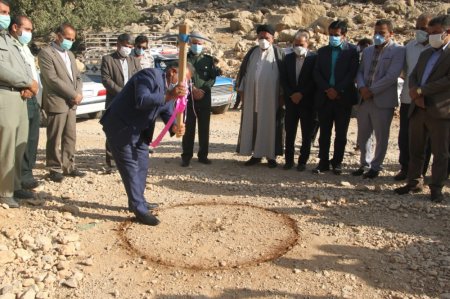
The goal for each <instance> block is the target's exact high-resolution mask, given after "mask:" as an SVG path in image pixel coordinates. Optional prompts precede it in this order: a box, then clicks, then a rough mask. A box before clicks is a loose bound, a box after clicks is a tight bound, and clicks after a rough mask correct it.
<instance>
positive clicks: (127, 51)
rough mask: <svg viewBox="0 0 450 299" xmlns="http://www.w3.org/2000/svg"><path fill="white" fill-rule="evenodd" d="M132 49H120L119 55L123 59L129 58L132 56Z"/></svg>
mask: <svg viewBox="0 0 450 299" xmlns="http://www.w3.org/2000/svg"><path fill="white" fill-rule="evenodd" d="M131 50H132V49H131V48H128V47H120V49H119V54H120V55H122V56H123V57H128V56H129V55H130V54H131Z"/></svg>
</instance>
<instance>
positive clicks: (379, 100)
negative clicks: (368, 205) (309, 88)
mask: <svg viewBox="0 0 450 299" xmlns="http://www.w3.org/2000/svg"><path fill="white" fill-rule="evenodd" d="M393 32H394V28H393V24H392V22H391V21H390V20H384V19H382V20H378V21H377V22H376V23H375V30H374V37H373V40H374V45H373V46H370V47H368V48H366V49H365V50H364V51H363V57H362V61H361V65H360V67H359V71H358V75H357V85H358V89H359V92H360V94H361V98H362V102H361V104H360V106H359V107H358V115H357V119H358V143H359V148H360V151H361V158H360V167H359V169H358V170H356V171H354V172H353V173H352V174H353V175H355V176H360V175H363V177H364V178H369V179H374V178H376V177H377V176H378V175H379V173H380V171H381V169H382V164H383V160H384V157H385V156H386V151H387V147H388V143H389V132H390V129H391V122H392V118H393V116H394V109H395V107H397V106H398V92H397V80H398V77H399V76H400V73H401V72H402V69H403V63H404V60H405V48H404V47H402V46H400V45H398V44H397V43H395V42H394V41H393V34H394V33H393ZM372 133H373V134H374V135H375V140H376V146H375V153H374V156H373V158H372V157H369V155H368V154H367V146H368V144H371V143H369V142H368V141H369V139H370V137H371V136H372ZM365 167H369V170H368V171H367V172H365V173H364V168H365Z"/></svg>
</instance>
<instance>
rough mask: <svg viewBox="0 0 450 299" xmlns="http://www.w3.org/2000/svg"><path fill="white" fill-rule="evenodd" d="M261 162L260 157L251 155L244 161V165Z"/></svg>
mask: <svg viewBox="0 0 450 299" xmlns="http://www.w3.org/2000/svg"><path fill="white" fill-rule="evenodd" d="M258 163H261V158H255V157H251V158H250V159H249V160H248V161H247V162H245V163H244V165H245V166H253V165H256V164H258Z"/></svg>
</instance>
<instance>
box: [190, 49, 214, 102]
mask: <svg viewBox="0 0 450 299" xmlns="http://www.w3.org/2000/svg"><path fill="white" fill-rule="evenodd" d="M187 61H188V62H189V63H190V64H192V66H193V67H194V69H195V73H194V76H192V82H193V83H194V86H195V87H197V88H200V89H202V90H203V91H204V92H205V94H211V88H212V87H213V86H214V83H215V82H216V76H217V70H216V67H215V65H214V60H213V58H212V57H211V56H209V55H206V54H200V55H194V54H193V53H192V52H191V51H189V53H188V55H187Z"/></svg>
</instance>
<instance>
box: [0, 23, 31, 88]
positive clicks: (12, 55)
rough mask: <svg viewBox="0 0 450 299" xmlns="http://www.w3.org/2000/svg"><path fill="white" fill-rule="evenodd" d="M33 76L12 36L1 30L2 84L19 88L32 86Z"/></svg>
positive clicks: (0, 64)
mask: <svg viewBox="0 0 450 299" xmlns="http://www.w3.org/2000/svg"><path fill="white" fill-rule="evenodd" d="M32 81H33V78H32V76H30V73H29V72H28V70H27V66H26V64H25V61H24V59H23V57H22V55H21V54H20V52H19V50H18V49H17V46H16V45H15V44H14V41H13V40H12V37H11V36H10V35H9V34H7V32H6V30H2V31H0V86H5V87H14V88H17V89H21V88H26V87H31V83H32Z"/></svg>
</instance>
